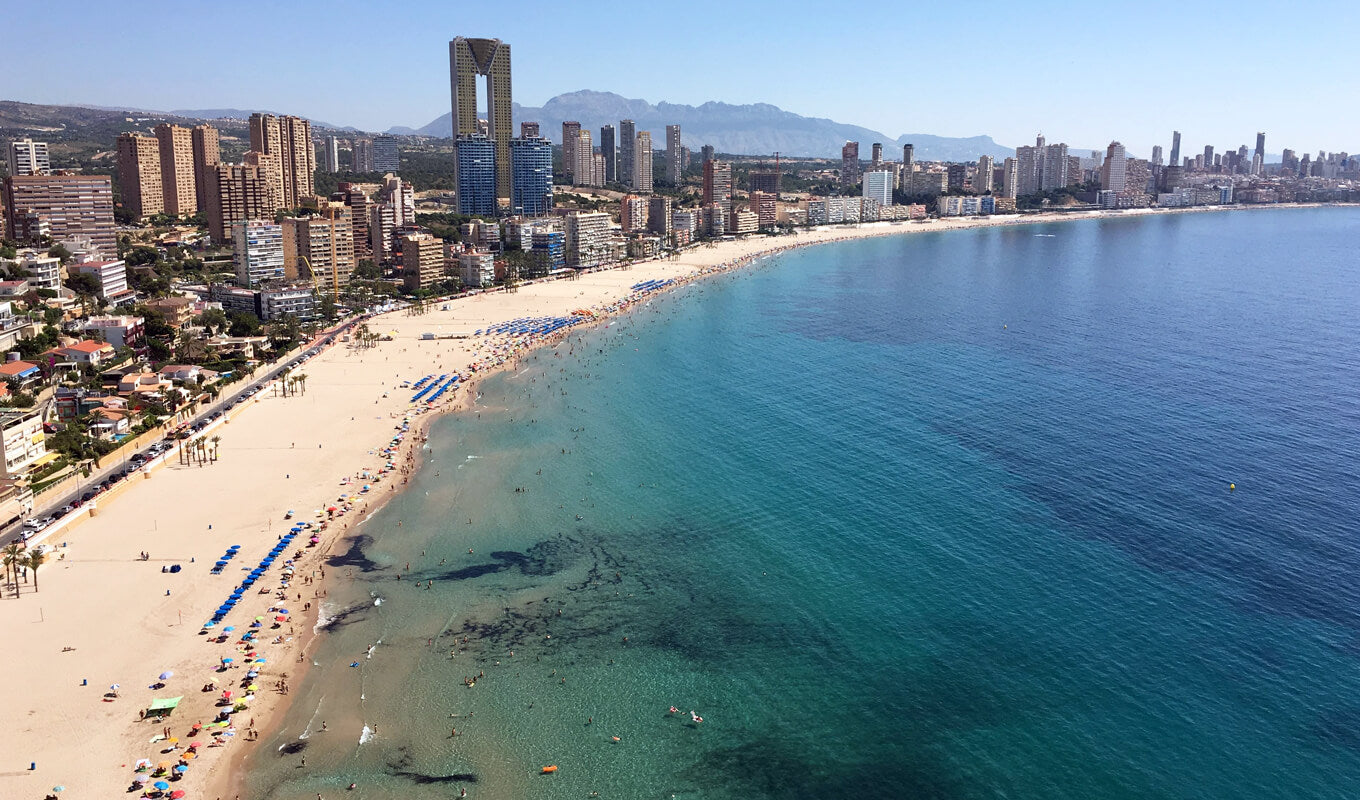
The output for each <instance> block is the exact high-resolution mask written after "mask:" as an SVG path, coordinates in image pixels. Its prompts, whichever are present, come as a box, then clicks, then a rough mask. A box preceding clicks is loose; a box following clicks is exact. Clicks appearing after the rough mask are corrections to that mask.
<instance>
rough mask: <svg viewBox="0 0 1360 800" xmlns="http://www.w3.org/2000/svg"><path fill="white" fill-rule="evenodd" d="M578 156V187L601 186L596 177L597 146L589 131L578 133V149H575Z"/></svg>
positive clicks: (576, 171) (576, 173)
mask: <svg viewBox="0 0 1360 800" xmlns="http://www.w3.org/2000/svg"><path fill="white" fill-rule="evenodd" d="M573 151H574V152H575V154H576V169H575V173H574V174H575V175H576V185H577V186H599V185H600V181H599V179H598V178H597V177H596V175H595V145H594V143H593V142H591V140H590V131H589V130H580V131H577V132H576V147H574V148H573Z"/></svg>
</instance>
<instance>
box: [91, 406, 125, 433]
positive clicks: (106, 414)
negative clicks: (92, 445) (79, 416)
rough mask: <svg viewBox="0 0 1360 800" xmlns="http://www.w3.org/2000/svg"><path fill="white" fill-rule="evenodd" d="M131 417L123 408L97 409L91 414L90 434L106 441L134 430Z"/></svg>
mask: <svg viewBox="0 0 1360 800" xmlns="http://www.w3.org/2000/svg"><path fill="white" fill-rule="evenodd" d="M129 417H130V415H129V414H128V412H127V410H125V409H121V408H108V407H101V408H96V409H95V410H93V411H91V412H90V433H91V434H93V435H95V436H99V437H102V438H104V439H108V438H111V437H113V436H117V435H118V434H120V433H127V432H128V431H129V430H131V429H132V423H131V421H130V419H129Z"/></svg>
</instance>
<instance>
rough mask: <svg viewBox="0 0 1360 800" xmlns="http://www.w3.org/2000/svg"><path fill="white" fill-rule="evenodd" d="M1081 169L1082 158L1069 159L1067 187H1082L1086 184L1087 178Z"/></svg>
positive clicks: (1069, 157)
mask: <svg viewBox="0 0 1360 800" xmlns="http://www.w3.org/2000/svg"><path fill="white" fill-rule="evenodd" d="M1083 172H1084V171H1083V170H1082V168H1081V156H1068V157H1067V185H1068V186H1080V185H1081V184H1083V183H1085V182H1086V180H1085V176H1084V174H1083Z"/></svg>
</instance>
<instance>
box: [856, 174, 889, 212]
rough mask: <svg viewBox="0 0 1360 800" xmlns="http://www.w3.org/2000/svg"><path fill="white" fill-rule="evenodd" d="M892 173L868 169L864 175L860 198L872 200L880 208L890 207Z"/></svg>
mask: <svg viewBox="0 0 1360 800" xmlns="http://www.w3.org/2000/svg"><path fill="white" fill-rule="evenodd" d="M892 185H893V182H892V173H891V172H889V171H888V170H886V169H870V170H869V171H868V172H866V173H864V186H863V188H862V189H861V191H860V195H861V196H862V197H867V198H871V199H873V200H874V201H875V202H877V203H878V205H879V206H880V207H882V206H890V205H892Z"/></svg>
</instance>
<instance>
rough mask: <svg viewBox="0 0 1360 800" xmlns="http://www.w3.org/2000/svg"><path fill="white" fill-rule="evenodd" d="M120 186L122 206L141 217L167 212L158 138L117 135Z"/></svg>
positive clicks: (125, 134) (135, 134)
mask: <svg viewBox="0 0 1360 800" xmlns="http://www.w3.org/2000/svg"><path fill="white" fill-rule="evenodd" d="M118 187H119V189H120V190H121V191H122V196H123V207H124V208H126V209H127V210H128V211H130V212H132V214H133V215H134V216H136V217H137V218H138V219H146V218H147V217H149V216H151V215H152V214H160V213H161V212H163V211H165V189H164V187H163V186H162V185H161V152H160V144H159V143H158V142H157V141H156V139H155V137H152V136H143V135H141V134H140V133H124V134H122V135H120V136H119V137H118Z"/></svg>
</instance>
